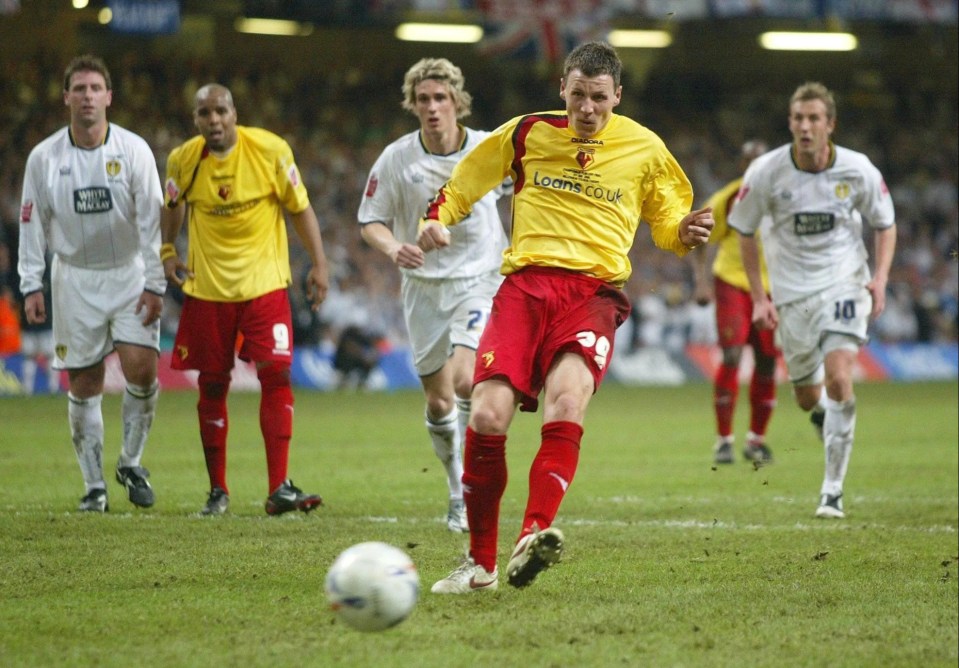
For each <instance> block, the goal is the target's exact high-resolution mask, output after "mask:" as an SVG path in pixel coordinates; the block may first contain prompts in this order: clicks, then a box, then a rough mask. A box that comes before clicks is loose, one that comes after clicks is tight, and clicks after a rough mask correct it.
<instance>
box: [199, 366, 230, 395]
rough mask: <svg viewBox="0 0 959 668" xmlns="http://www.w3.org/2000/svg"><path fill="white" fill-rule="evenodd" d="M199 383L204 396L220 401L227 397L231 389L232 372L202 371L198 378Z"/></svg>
mask: <svg viewBox="0 0 959 668" xmlns="http://www.w3.org/2000/svg"><path fill="white" fill-rule="evenodd" d="M197 385H199V387H200V396H201V397H202V398H204V399H212V400H214V401H219V400H221V399H223V398H225V397H226V393H227V392H228V391H229V390H230V374H228V373H208V372H203V371H201V372H200V377H199V378H198V379H197Z"/></svg>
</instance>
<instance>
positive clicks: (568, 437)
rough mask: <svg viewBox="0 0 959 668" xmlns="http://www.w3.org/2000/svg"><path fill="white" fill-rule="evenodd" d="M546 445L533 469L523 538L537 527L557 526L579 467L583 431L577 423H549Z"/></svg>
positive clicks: (522, 533)
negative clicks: (568, 490) (556, 522)
mask: <svg viewBox="0 0 959 668" xmlns="http://www.w3.org/2000/svg"><path fill="white" fill-rule="evenodd" d="M541 434H542V439H543V440H542V444H541V445H540V447H539V452H537V453H536V457H535V458H533V464H532V466H530V469H529V499H528V500H527V502H526V513H525V514H524V516H523V530H522V532H520V538H522V537H523V536H524V535H526V534H528V533H531V532H532V531H533V525H534V524H535V525H536V526H537V528H539V529H545V528H546V527H548V526H550V525H551V524H552V523H553V520H554V519H555V518H556V513H557V511H559V505H560V504H561V503H562V502H563V497H564V496H566V490H567V489H569V486H570V483H572V482H573V476H574V475H576V467H577V465H578V464H579V444H580V441H582V439H583V428H582V427H581V426H580V425H578V424H576V423H575V422H547V423H546V424H544V425H543V428H542V430H541Z"/></svg>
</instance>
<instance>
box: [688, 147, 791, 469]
mask: <svg viewBox="0 0 959 668" xmlns="http://www.w3.org/2000/svg"><path fill="white" fill-rule="evenodd" d="M767 150H768V147H767V146H766V143H765V142H762V141H759V140H755V139H754V140H750V141H747V142H745V143H744V144H743V145H742V148H741V150H740V160H739V166H740V175H741V174H742V172H744V171H745V170H746V167H748V166H749V163H751V162H752V161H753V160H754V159H755V158H757V157H759V156H760V155H762V154H763V153H765V152H766V151H767ZM742 182H743V179H742V176H740V177H739V178H736V179H733V180H732V181H730V182H729V183H727V184H726V185H725V186H723V187H722V188H720V189H719V190H718V191H716V192H715V193H713V195H712V196H710V198H709V199H708V200H707V201H706V206H709V207H712V209H713V217H714V218H715V219H716V226H715V227H714V228H713V233H712V235H710V237H709V247H704V248H702V249H700V250H697V251H696V252H695V253H693V254H692V259H693V274H694V276H695V280H696V301H697V303H699V304H700V305H705V304H708V303H709V302H710V301H712V300H713V298H715V300H716V335H717V337H718V339H719V347H720V348H721V349H722V355H723V356H722V361H721V362H720V364H719V367H718V368H717V369H716V376H715V378H714V379H713V410H714V411H715V413H716V431H717V438H716V445H715V446H714V447H713V462H715V463H716V464H731V463H732V462H733V442H734V440H735V438H734V435H733V417H734V416H735V414H736V399H737V396H738V394H739V364H740V361H741V359H742V354H743V346H745V345H746V344H747V343H748V344H749V346H750V347H751V348H752V351H753V373H752V378H751V379H750V382H749V406H750V412H749V432H748V433H747V434H746V444H745V446H744V447H743V457H745V458H746V459H747V460H749V461H751V462H753V464H754V465H760V466H761V465H764V464H769V463H771V462H772V459H773V453H772V450H771V449H770V448H769V446H768V445H767V443H766V427H767V426H768V425H769V419H770V418H771V417H772V413H773V408H775V406H776V360H777V359H778V357H779V351H778V350H777V349H776V343H775V337H774V331H775V330H772V329H760V328H759V327H756V325H755V324H753V322H752V316H753V300H752V296H751V295H750V294H749V277H748V276H746V269H745V268H744V267H743V260H742V255H741V253H740V251H739V235H738V234H737V233H736V231H735V230H733V229H732V228H730V227H729V226H728V225H727V224H726V218H727V216H728V215H729V212H730V211H731V210H732V208H733V205H734V204H735V202H736V194H737V193H738V192H739V186H740V185H741V184H742ZM713 247H715V248H717V250H716V253H715V254H712V253H709V252H708V249H709V248H713ZM710 258H712V277H713V280H712V281H709V280H708V276H707V274H708V273H709V272H707V271H706V266H707V264H708V263H709V259H710ZM760 263H761V271H762V280H763V285H764V286H765V288H766V290H767V292H768V290H769V277H768V276H767V274H766V263H765V262H764V261H762V260H760Z"/></svg>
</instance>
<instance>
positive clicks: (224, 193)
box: [216, 185, 233, 200]
mask: <svg viewBox="0 0 959 668" xmlns="http://www.w3.org/2000/svg"><path fill="white" fill-rule="evenodd" d="M216 194H217V195H219V196H220V199H222V200H228V199H230V196H231V195H232V194H233V188H231V187H230V186H228V185H222V186H220V187H219V189H218V190H217V191H216Z"/></svg>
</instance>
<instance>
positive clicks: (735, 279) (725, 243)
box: [706, 178, 769, 292]
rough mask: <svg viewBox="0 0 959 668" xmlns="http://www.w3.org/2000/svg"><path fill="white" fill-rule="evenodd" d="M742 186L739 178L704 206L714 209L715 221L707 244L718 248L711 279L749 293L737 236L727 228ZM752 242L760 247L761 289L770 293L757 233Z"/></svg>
mask: <svg viewBox="0 0 959 668" xmlns="http://www.w3.org/2000/svg"><path fill="white" fill-rule="evenodd" d="M742 182H743V180H742V179H741V178H739V179H736V180H735V181H730V182H729V183H727V184H726V185H725V186H723V187H722V188H721V189H720V190H718V191H716V192H715V193H714V194H713V195H712V197H710V198H709V200H708V201H707V202H706V206H711V207H713V220H715V221H716V225H715V226H714V227H713V231H712V233H711V234H710V235H709V243H711V244H718V246H719V248H718V250H717V251H716V257H715V259H714V260H713V276H715V277H716V278H718V279H720V280H722V281H724V282H726V283H729V284H730V285H732V286H735V287H737V288H739V289H740V290H745V291H746V292H749V278H748V277H747V276H746V270H745V269H743V256H742V251H740V250H739V234H737V232H736V230H734V229H732V228H731V227H729V225H728V224H727V220H728V217H729V212H730V211H731V210H732V208H733V204H735V202H736V193H738V192H739V186H740V185H741V184H742ZM755 239H756V243H757V245H759V270H760V274H761V275H762V279H763V289H764V290H765V291H766V292H769V276H768V275H767V273H766V260H765V259H764V258H763V254H762V242H761V241H760V239H759V233H758V232H757V233H756V235H755Z"/></svg>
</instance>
